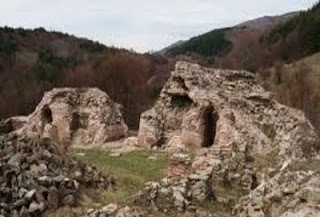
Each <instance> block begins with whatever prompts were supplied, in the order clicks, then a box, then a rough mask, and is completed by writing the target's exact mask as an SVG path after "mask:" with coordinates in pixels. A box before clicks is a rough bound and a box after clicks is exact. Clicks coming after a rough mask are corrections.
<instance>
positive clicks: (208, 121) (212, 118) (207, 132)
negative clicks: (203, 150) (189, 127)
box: [203, 106, 219, 147]
mask: <svg viewBox="0 0 320 217" xmlns="http://www.w3.org/2000/svg"><path fill="white" fill-rule="evenodd" d="M218 119H219V117H218V113H217V112H216V111H215V109H214V108H213V106H210V107H208V108H206V110H205V111H204V114H203V121H204V131H203V147H211V146H212V145H213V144H214V140H215V137H216V130H217V121H218Z"/></svg>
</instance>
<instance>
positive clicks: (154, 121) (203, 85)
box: [138, 62, 319, 188]
mask: <svg viewBox="0 0 320 217" xmlns="http://www.w3.org/2000/svg"><path fill="white" fill-rule="evenodd" d="M138 141H139V144H140V145H142V146H144V147H154V146H160V147H164V148H167V149H172V150H176V149H180V150H183V149H185V148H186V147H189V146H193V147H200V148H204V147H207V148H209V150H210V152H211V153H212V154H213V155H214V156H216V157H218V158H220V159H221V160H222V161H223V162H224V165H225V167H226V168H227V171H228V172H227V173H228V174H227V177H228V180H229V181H233V182H235V183H240V184H241V185H243V186H246V187H248V188H250V187H252V185H256V183H255V182H256V181H255V180H256V179H257V180H262V176H264V175H265V172H266V170H268V169H266V168H277V167H279V165H281V163H283V162H284V161H285V160H286V159H289V158H292V157H298V158H302V157H308V156H310V155H312V154H313V153H315V152H314V151H315V150H317V149H318V148H319V145H318V138H317V135H316V134H315V133H314V129H313V127H312V125H311V124H310V122H309V121H308V120H307V119H306V118H305V115H304V114H303V112H301V111H298V110H295V109H293V108H289V107H286V106H284V105H281V104H279V103H278V102H277V101H275V99H274V98H273V96H272V94H271V93H270V92H267V91H265V90H264V89H263V88H262V87H261V86H259V85H257V84H256V82H255V80H254V75H253V74H252V73H249V72H247V71H234V70H219V69H210V68H205V67H201V66H199V65H197V64H191V63H187V62H178V63H177V64H176V69H175V71H173V72H172V73H171V77H170V78H169V80H168V82H167V83H166V85H165V86H164V88H163V90H162V92H161V94H160V97H159V100H158V101H157V102H156V104H155V106H154V107H153V108H152V109H151V110H149V111H146V112H145V113H143V114H142V115H141V122H140V129H139V134H138ZM175 148H176V149H175ZM177 151H179V150H177ZM260 168H261V169H260ZM257 171H258V172H257ZM256 176H257V177H256Z"/></svg>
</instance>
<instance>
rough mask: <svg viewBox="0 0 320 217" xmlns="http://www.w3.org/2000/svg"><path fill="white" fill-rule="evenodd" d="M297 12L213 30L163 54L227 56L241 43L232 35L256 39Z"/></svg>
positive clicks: (168, 49)
mask: <svg viewBox="0 0 320 217" xmlns="http://www.w3.org/2000/svg"><path fill="white" fill-rule="evenodd" d="M298 13H299V12H292V13H288V14H284V15H281V16H273V17H272V16H265V17H261V18H258V19H254V20H250V21H246V22H244V23H241V24H239V25H237V26H234V27H230V28H222V29H215V30H212V31H210V32H208V33H205V34H202V35H199V36H196V37H193V38H191V39H190V40H188V41H185V42H184V43H182V44H180V45H178V46H173V47H168V48H165V49H164V51H166V52H165V54H167V55H169V56H177V55H182V54H183V55H185V54H197V55H201V56H204V57H212V56H213V57H218V56H225V55H227V54H229V53H230V52H231V51H232V50H233V48H234V47H236V46H237V44H239V43H242V41H241V40H240V41H239V40H234V39H233V37H232V35H237V34H239V33H240V32H242V31H244V30H246V31H250V32H254V33H255V35H256V38H259V37H260V36H261V34H262V33H264V32H266V31H267V30H269V29H271V28H272V27H274V26H275V25H277V24H279V23H282V22H285V21H287V20H288V19H291V18H292V17H294V16H296V15H297V14H298Z"/></svg>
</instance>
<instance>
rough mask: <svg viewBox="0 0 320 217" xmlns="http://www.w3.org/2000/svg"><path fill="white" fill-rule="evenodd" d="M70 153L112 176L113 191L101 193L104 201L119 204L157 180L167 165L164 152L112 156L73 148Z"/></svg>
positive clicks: (127, 201) (143, 151) (129, 199)
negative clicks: (114, 183)
mask: <svg viewBox="0 0 320 217" xmlns="http://www.w3.org/2000/svg"><path fill="white" fill-rule="evenodd" d="M79 152H81V153H85V155H84V156H82V157H80V156H77V155H76V153H79ZM72 154H73V155H74V156H76V157H77V158H79V159H80V160H84V161H86V162H89V163H91V164H93V165H95V166H97V168H98V169H99V170H100V171H102V172H104V173H106V174H111V175H112V176H113V177H114V179H115V181H116V191H108V192H104V194H103V195H102V196H103V198H104V201H106V202H110V203H111V202H113V203H119V204H121V205H124V204H127V203H130V202H131V201H132V199H133V197H134V195H135V194H136V193H137V192H138V191H139V190H141V189H142V188H143V187H144V184H145V183H146V182H149V181H159V180H160V179H161V178H162V177H163V174H164V169H165V168H166V167H167V164H168V159H167V156H166V154H164V153H159V152H152V151H145V150H139V151H133V152H131V153H128V154H125V155H122V156H119V157H111V156H110V155H109V153H108V152H106V151H102V150H86V151H83V150H74V151H72ZM149 156H155V157H156V160H150V159H148V157H149Z"/></svg>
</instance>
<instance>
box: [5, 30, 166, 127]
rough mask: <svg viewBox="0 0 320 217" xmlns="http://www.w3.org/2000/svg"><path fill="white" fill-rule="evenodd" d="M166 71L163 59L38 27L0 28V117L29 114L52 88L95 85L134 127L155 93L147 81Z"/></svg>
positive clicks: (150, 103)
mask: <svg viewBox="0 0 320 217" xmlns="http://www.w3.org/2000/svg"><path fill="white" fill-rule="evenodd" d="M169 71H170V64H169V62H168V60H167V59H165V58H162V57H155V56H151V55H147V54H146V55H141V54H137V53H133V52H130V51H127V50H124V49H118V48H114V47H107V46H105V45H103V44H100V43H98V42H93V41H90V40H87V39H83V38H76V37H75V36H71V35H67V34H63V33H58V32H48V31H46V30H45V29H42V28H39V29H34V30H25V29H12V28H8V27H5V28H0V82H1V86H0V101H1V102H4V103H1V105H0V119H1V118H6V117H11V116H15V115H25V114H28V113H30V112H31V111H32V110H33V109H34V108H35V106H36V105H37V103H39V101H40V99H41V97H42V96H43V93H44V91H47V90H50V89H52V88H53V87H61V86H69V87H98V88H100V89H101V90H103V91H106V92H107V93H108V94H109V95H110V97H111V98H112V99H114V100H115V101H116V102H118V103H121V104H122V105H123V106H124V110H125V111H126V112H125V114H126V117H125V119H126V122H127V123H128V124H129V125H130V126H131V127H137V125H138V119H139V115H140V113H141V112H142V111H143V110H145V109H146V107H149V106H150V105H152V102H153V98H154V95H155V91H157V90H154V89H153V87H150V86H147V81H148V79H149V78H151V77H154V76H155V75H158V74H159V75H161V76H162V75H163V74H167V73H168V72H169Z"/></svg>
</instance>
